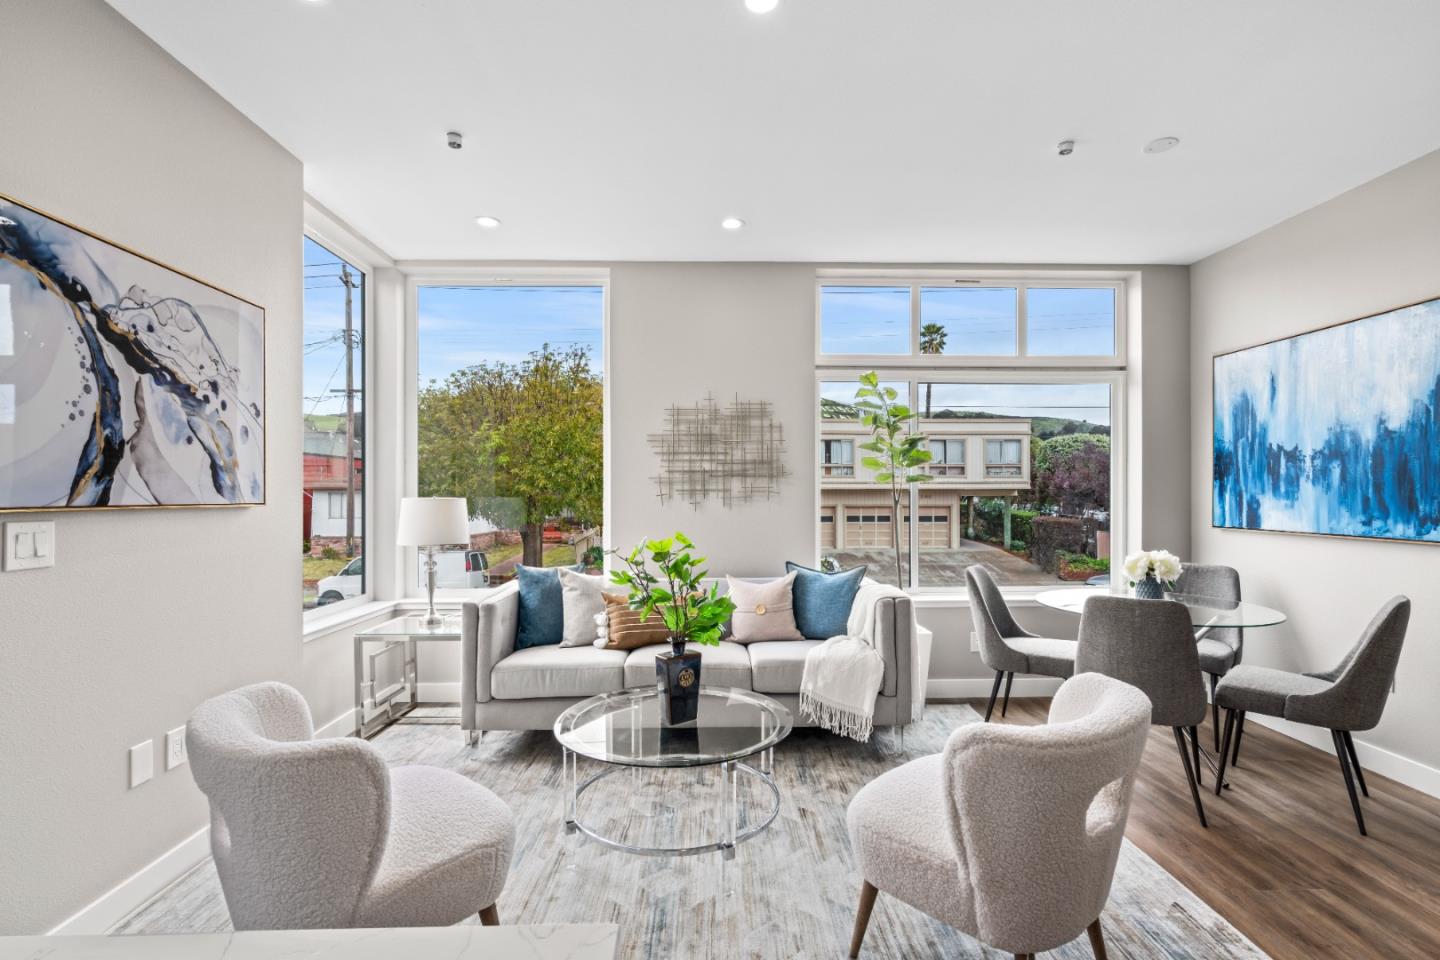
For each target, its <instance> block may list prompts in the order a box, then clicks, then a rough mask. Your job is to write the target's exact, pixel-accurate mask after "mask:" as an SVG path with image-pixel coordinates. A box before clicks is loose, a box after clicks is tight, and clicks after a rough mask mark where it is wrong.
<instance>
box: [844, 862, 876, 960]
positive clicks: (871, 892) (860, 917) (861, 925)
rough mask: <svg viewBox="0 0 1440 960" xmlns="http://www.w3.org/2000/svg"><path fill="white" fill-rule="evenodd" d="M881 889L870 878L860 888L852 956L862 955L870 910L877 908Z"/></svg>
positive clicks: (851, 950)
mask: <svg viewBox="0 0 1440 960" xmlns="http://www.w3.org/2000/svg"><path fill="white" fill-rule="evenodd" d="M879 893H880V891H879V890H877V889H875V885H874V884H872V883H871V882H870V881H869V880H866V881H865V884H864V886H862V887H861V888H860V908H859V909H858V910H856V911H855V932H854V933H853V934H852V935H851V936H850V958H851V960H855V958H856V957H858V956H860V944H861V943H862V942H863V941H864V940H865V928H866V927H868V926H870V911H872V910H874V909H875V897H876V895H877V894H879Z"/></svg>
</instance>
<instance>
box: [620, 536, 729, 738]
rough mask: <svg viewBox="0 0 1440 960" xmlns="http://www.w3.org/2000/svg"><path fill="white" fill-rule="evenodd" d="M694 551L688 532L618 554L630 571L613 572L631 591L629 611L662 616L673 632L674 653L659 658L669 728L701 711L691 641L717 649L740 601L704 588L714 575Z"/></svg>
mask: <svg viewBox="0 0 1440 960" xmlns="http://www.w3.org/2000/svg"><path fill="white" fill-rule="evenodd" d="M694 550H695V544H694V543H692V542H691V540H690V538H689V537H687V536H685V534H683V533H678V532H677V533H676V534H675V535H674V536H673V537H667V538H666V539H664V540H647V541H645V542H644V543H642V544H640V545H639V546H637V547H636V548H635V549H634V550H631V551H630V553H629V554H628V555H624V554H620V553H619V552H618V551H617V552H616V554H615V555H616V556H617V557H619V558H620V560H621V562H623V563H624V564H625V569H623V570H613V571H611V573H610V579H611V580H612V581H614V582H615V583H618V584H620V585H621V586H624V587H627V588H629V591H630V595H629V601H630V609H632V610H638V611H639V612H640V619H641V620H642V621H644V620H648V619H649V618H650V617H651V616H653V615H655V614H657V613H658V614H659V616H660V619H661V620H663V621H664V622H665V627H666V629H667V630H669V631H670V652H669V653H662V654H660V655H659V656H657V657H656V658H655V674H656V676H657V677H658V678H659V683H660V686H661V688H662V690H663V696H662V697H661V698H660V699H661V705H662V709H663V711H664V717H665V722H666V723H668V724H677V723H686V722H688V721H690V720H694V719H695V716H696V714H697V713H698V712H699V709H700V652H699V651H698V650H689V651H687V650H686V649H685V644H686V642H687V641H688V642H692V643H696V644H700V645H702V646H717V645H718V644H719V643H720V635H721V633H722V632H723V631H724V628H725V621H727V620H729V619H730V615H731V614H732V613H734V612H735V602H734V601H733V600H731V599H730V598H729V597H724V596H721V595H720V588H719V586H718V585H715V584H712V585H711V586H710V590H709V591H708V592H707V591H705V590H704V589H703V588H702V587H701V583H700V582H701V581H702V580H704V579H705V575H706V574H707V573H708V572H709V571H707V570H705V569H703V568H702V567H701V564H703V563H704V562H705V558H704V557H696V556H694V555H693V551H694Z"/></svg>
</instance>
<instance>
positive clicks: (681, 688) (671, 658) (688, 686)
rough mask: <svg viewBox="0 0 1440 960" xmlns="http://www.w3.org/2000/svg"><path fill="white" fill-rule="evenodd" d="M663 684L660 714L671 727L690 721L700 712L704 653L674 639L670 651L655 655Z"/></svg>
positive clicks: (657, 676) (657, 671) (656, 668)
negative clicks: (701, 660)
mask: <svg viewBox="0 0 1440 960" xmlns="http://www.w3.org/2000/svg"><path fill="white" fill-rule="evenodd" d="M655 676H656V678H657V680H658V683H659V686H660V715H661V716H662V717H664V719H665V722H666V723H667V724H669V725H671V726H674V725H675V724H679V723H689V722H690V721H692V720H694V719H695V718H696V716H698V715H699V713H700V653H699V651H695V650H691V651H686V649H685V644H684V643H676V642H675V641H673V640H672V641H671V642H670V652H669V653H662V654H659V655H657V656H656V657H655Z"/></svg>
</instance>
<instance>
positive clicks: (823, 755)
mask: <svg viewBox="0 0 1440 960" xmlns="http://www.w3.org/2000/svg"><path fill="white" fill-rule="evenodd" d="M978 721H979V717H978V716H977V715H976V713H975V712H974V711H973V710H971V709H970V708H969V707H968V706H963V705H954V704H944V705H933V706H931V707H929V708H928V709H927V710H926V715H925V719H924V721H923V722H922V723H919V724H915V725H913V726H911V727H910V728H909V730H908V731H907V732H906V735H905V750H904V754H903V756H893V755H891V754H890V751H893V750H894V746H895V745H894V743H893V741H892V740H891V738H890V733H889V731H888V730H884V731H881V732H880V733H879V734H878V735H877V738H876V742H872V743H870V744H861V743H856V742H854V741H852V740H846V739H843V738H840V737H836V736H833V735H831V734H827V733H821V732H818V731H815V730H797V731H795V732H794V733H792V734H791V736H790V737H789V738H788V739H787V740H786V741H785V742H784V743H782V744H781V745H780V747H779V748H777V750H776V757H775V778H776V782H777V783H778V784H779V786H780V789H781V798H782V801H781V809H780V815H779V817H778V818H777V819H776V820H775V822H774V823H773V824H772V825H771V826H770V829H769V830H768V831H766V832H764V833H761V834H760V835H759V836H757V837H755V838H754V839H752V840H750V841H748V842H746V843H744V844H742V845H741V846H740V848H739V854H738V856H737V857H736V858H735V859H734V860H732V861H729V862H726V861H723V860H722V859H721V858H720V856H719V855H718V854H713V855H710V854H707V855H703V856H698V857H688V858H656V857H639V856H633V855H630V854H627V853H622V852H619V851H615V850H610V849H608V848H605V847H603V846H601V845H600V844H597V843H593V842H590V841H588V840H586V839H585V838H584V837H581V836H579V835H572V836H567V835H566V834H565V832H564V830H563V828H562V824H561V811H562V799H561V798H562V792H561V769H560V754H559V748H558V747H557V746H556V744H555V742H554V738H553V737H552V736H551V735H550V734H549V733H548V732H531V733H490V734H486V736H485V738H484V739H483V740H482V741H481V744H480V746H479V747H478V748H475V749H470V748H467V747H466V746H465V745H464V744H463V742H462V739H461V735H460V733H459V731H458V730H457V729H456V728H455V727H454V726H450V725H439V724H403V725H399V726H394V727H391V728H390V729H388V730H386V731H384V732H383V733H381V734H380V735H379V736H377V737H376V738H375V741H374V742H375V745H376V746H377V747H379V749H380V750H381V752H382V753H383V754H384V755H385V757H386V759H387V760H389V761H390V762H391V763H395V764H399V763H426V764H433V765H435V766H441V767H447V768H449V769H452V770H455V771H457V772H459V773H461V774H463V775H465V776H467V777H470V778H472V779H474V780H476V781H478V782H480V783H483V784H485V785H486V786H487V787H489V788H490V789H492V790H494V791H495V792H496V793H497V794H499V795H500V796H501V797H502V798H503V799H505V800H506V801H507V802H508V803H509V804H510V806H511V808H512V809H513V810H514V812H515V817H516V821H517V826H518V837H517V841H516V849H515V860H514V863H513V865H512V866H511V870H510V877H509V880H508V882H507V884H506V887H505V893H504V894H503V895H502V896H501V898H500V901H499V909H500V916H501V919H502V921H504V922H515V923H566V922H613V923H618V924H619V925H620V932H621V943H622V946H621V953H620V956H621V957H622V958H623V960H642V958H643V960H670V958H677V960H682V958H683V960H690V958H694V960H702V958H706V960H730V958H741V957H744V958H767V960H768V958H787V957H805V958H809V957H835V958H840V957H844V956H846V951H847V948H848V946H849V939H850V930H851V925H852V924H853V922H854V918H855V907H856V903H857V900H858V895H859V889H860V878H859V876H858V875H857V874H856V873H855V870H854V866H853V863H852V860H851V856H850V843H849V840H848V838H847V835H846V831H845V807H846V804H847V803H848V802H849V800H850V798H851V797H852V796H853V795H854V794H855V792H856V791H857V790H858V789H859V788H860V787H861V786H863V785H864V784H865V783H867V782H868V781H869V780H871V779H873V778H874V777H876V776H878V775H879V774H881V773H883V772H884V771H886V770H888V769H890V768H891V767H893V766H896V765H898V764H899V763H901V762H904V760H905V759H913V758H915V757H920V756H924V755H926V754H929V753H935V752H938V751H939V750H940V749H941V748H942V747H943V746H944V743H945V739H946V737H947V736H948V735H949V734H950V732H951V731H953V730H954V729H955V728H956V727H957V726H960V725H962V724H966V723H974V722H978ZM597 769H599V765H598V764H594V763H593V762H590V761H585V760H582V761H581V768H580V771H581V775H582V776H584V775H586V773H587V771H594V770H597ZM747 779H748V778H745V777H742V778H741V791H742V797H741V805H742V810H744V811H746V812H750V811H753V812H754V813H755V814H757V815H758V814H760V813H761V811H764V810H768V803H769V799H770V793H769V791H768V790H767V789H766V788H764V787H763V786H762V785H760V784H758V783H753V782H747ZM719 789H720V787H719V780H718V777H717V775H716V771H714V770H713V769H704V770H691V771H625V772H623V773H621V774H618V775H616V776H612V777H609V778H607V779H605V780H603V781H601V782H599V783H597V784H596V785H595V786H594V787H592V788H591V790H590V791H588V792H587V793H586V794H585V795H584V797H583V798H582V803H581V809H580V815H581V818H582V820H584V821H586V822H587V823H591V824H592V825H594V826H598V827H600V828H602V829H603V831H604V832H605V833H606V834H607V835H610V836H617V835H618V836H621V837H623V838H624V839H625V840H626V841H627V842H631V843H636V844H641V845H645V844H654V845H666V846H674V845H680V844H688V843H700V842H704V841H705V840H707V839H710V838H711V837H713V833H712V831H714V830H715V829H716V827H715V824H716V819H717V817H718V813H719V805H720V795H719ZM1103 923H1104V927H1105V937H1106V941H1107V943H1108V946H1109V953H1110V956H1111V957H1122V958H1123V957H1128V958H1137V960H1138V958H1155V957H1163V958H1197V960H1199V958H1206V960H1225V958H1247V960H1248V958H1263V957H1264V956H1265V955H1264V954H1263V953H1262V952H1261V951H1260V950H1259V949H1258V948H1256V947H1255V946H1254V945H1253V944H1252V943H1251V942H1250V941H1249V940H1248V939H1246V938H1245V937H1244V936H1243V935H1242V934H1241V933H1240V932H1239V931H1238V930H1236V929H1235V928H1234V927H1232V926H1231V925H1230V924H1229V923H1228V922H1226V921H1225V920H1224V919H1223V918H1222V917H1220V916H1219V915H1218V914H1216V913H1215V911H1213V910H1211V909H1210V908H1209V907H1208V906H1206V905H1205V904H1204V903H1202V902H1201V901H1200V900H1199V899H1198V898H1197V897H1196V896H1195V895H1194V894H1192V893H1191V892H1190V891H1189V890H1188V889H1186V888H1185V887H1183V886H1182V885H1181V884H1180V883H1179V881H1177V880H1176V879H1175V878H1174V877H1172V876H1171V875H1170V874H1168V873H1167V872H1165V871H1164V870H1163V869H1161V868H1160V867H1159V866H1158V865H1157V864H1156V863H1155V862H1154V861H1153V860H1151V859H1150V858H1149V857H1148V856H1146V855H1145V854H1144V853H1143V852H1142V851H1140V850H1139V849H1138V848H1137V847H1135V846H1134V845H1133V844H1131V843H1129V842H1128V841H1127V842H1126V843H1125V845H1124V849H1123V851H1122V853H1121V856H1120V864H1119V868H1118V869H1117V871H1116V876H1115V884H1114V887H1113V889H1112V891H1111V895H1110V903H1109V906H1108V907H1107V909H1106V911H1105V915H1104V917H1103ZM225 929H229V920H228V916H227V914H226V912H225V904H224V901H223V899H222V897H221V894H220V886H219V881H218V880H217V879H216V876H215V869H214V866H213V865H212V864H211V863H210V862H209V861H207V862H206V863H204V864H202V865H201V866H199V867H197V868H196V869H195V870H194V871H192V872H191V873H190V874H188V875H187V876H186V877H184V878H182V879H181V880H180V881H179V882H177V883H176V884H175V885H174V886H173V887H171V888H170V889H169V890H167V891H166V892H165V893H164V894H162V895H161V896H160V897H159V898H157V899H156V900H155V901H153V902H151V903H150V904H148V905H147V906H145V907H143V908H142V909H141V910H139V911H138V912H137V913H136V914H134V915H133V916H131V917H130V918H128V919H127V920H126V921H125V922H123V923H122V924H120V925H119V927H117V929H116V931H115V932H117V933H181V932H198V931H213V930H225ZM861 956H862V957H874V958H879V957H891V958H905V960H914V958H921V957H946V958H979V957H985V958H999V957H1009V956H1010V955H1009V954H1002V953H1000V952H998V951H995V950H991V949H989V948H986V947H984V946H981V945H980V944H978V943H976V942H975V941H974V940H972V939H970V938H969V937H967V936H965V935H964V934H961V933H959V932H957V931H956V930H954V929H953V928H951V927H948V926H946V925H945V924H941V923H937V922H936V921H933V920H931V919H930V918H928V917H926V916H925V915H924V914H922V913H920V912H918V911H916V910H914V909H912V908H910V907H908V906H906V905H904V904H902V903H899V902H898V901H896V900H894V899H892V898H890V897H887V896H885V895H884V894H881V896H880V899H879V901H878V902H877V904H876V907H875V913H874V915H873V917H872V918H871V921H870V930H869V933H868V934H867V935H866V939H865V949H864V951H862V954H861ZM1046 956H1047V957H1058V958H1066V960H1090V958H1091V952H1090V946H1089V943H1088V942H1087V941H1086V939H1085V936H1084V935H1083V934H1082V935H1081V936H1080V938H1079V939H1078V940H1076V941H1075V942H1073V943H1070V944H1067V945H1066V946H1064V947H1062V948H1060V949H1059V950H1055V951H1052V952H1050V953H1048V954H1046Z"/></svg>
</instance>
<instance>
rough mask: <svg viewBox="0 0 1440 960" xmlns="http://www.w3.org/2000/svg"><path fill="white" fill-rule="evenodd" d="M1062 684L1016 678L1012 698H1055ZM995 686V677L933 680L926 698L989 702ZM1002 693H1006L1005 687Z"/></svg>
mask: <svg viewBox="0 0 1440 960" xmlns="http://www.w3.org/2000/svg"><path fill="white" fill-rule="evenodd" d="M1060 683H1061V681H1059V680H1055V679H1052V678H1050V677H1016V678H1015V682H1014V683H1013V684H1011V686H1010V696H1012V697H1053V696H1054V695H1055V691H1056V690H1059V689H1060ZM994 686H995V678H994V677H993V676H992V677H949V678H944V679H931V680H929V681H928V682H927V683H926V684H925V696H926V697H929V698H931V699H934V700H989V699H990V690H991V689H992V688H993V687H994ZM1000 692H1001V693H1002V694H1003V693H1004V692H1005V689H1004V687H1003V686H1002V687H1001V689H1000Z"/></svg>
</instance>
